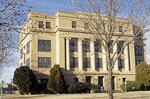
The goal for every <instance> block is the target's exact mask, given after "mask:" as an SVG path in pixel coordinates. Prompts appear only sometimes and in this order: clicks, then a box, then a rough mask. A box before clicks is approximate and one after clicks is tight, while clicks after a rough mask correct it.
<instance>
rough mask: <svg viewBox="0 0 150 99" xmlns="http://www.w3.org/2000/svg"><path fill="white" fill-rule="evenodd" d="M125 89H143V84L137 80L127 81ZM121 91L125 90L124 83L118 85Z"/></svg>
mask: <svg viewBox="0 0 150 99" xmlns="http://www.w3.org/2000/svg"><path fill="white" fill-rule="evenodd" d="M126 87H127V91H139V90H142V89H143V85H142V84H141V83H140V82H137V81H127V85H126ZM120 88H121V90H122V91H125V83H123V84H121V85H120Z"/></svg>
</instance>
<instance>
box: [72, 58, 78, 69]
mask: <svg viewBox="0 0 150 99" xmlns="http://www.w3.org/2000/svg"><path fill="white" fill-rule="evenodd" d="M70 67H72V68H73V67H78V58H77V57H70Z"/></svg>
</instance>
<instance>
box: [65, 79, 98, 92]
mask: <svg viewBox="0 0 150 99" xmlns="http://www.w3.org/2000/svg"><path fill="white" fill-rule="evenodd" d="M91 89H92V90H94V91H97V90H98V89H99V86H98V85H93V84H89V83H87V82H85V83H83V82H77V83H74V84H70V86H69V87H68V92H69V93H86V92H89V91H90V90H91Z"/></svg>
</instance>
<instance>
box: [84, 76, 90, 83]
mask: <svg viewBox="0 0 150 99" xmlns="http://www.w3.org/2000/svg"><path fill="white" fill-rule="evenodd" d="M91 78H92V76H86V77H85V80H86V82H88V83H89V84H91Z"/></svg>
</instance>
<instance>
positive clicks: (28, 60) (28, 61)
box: [26, 58, 30, 68]
mask: <svg viewBox="0 0 150 99" xmlns="http://www.w3.org/2000/svg"><path fill="white" fill-rule="evenodd" d="M26 66H28V67H29V68H30V58H28V59H27V60H26Z"/></svg>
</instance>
